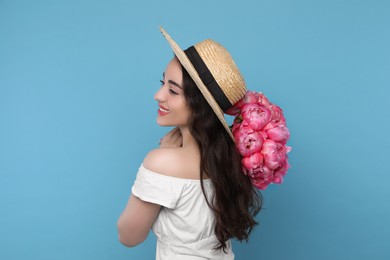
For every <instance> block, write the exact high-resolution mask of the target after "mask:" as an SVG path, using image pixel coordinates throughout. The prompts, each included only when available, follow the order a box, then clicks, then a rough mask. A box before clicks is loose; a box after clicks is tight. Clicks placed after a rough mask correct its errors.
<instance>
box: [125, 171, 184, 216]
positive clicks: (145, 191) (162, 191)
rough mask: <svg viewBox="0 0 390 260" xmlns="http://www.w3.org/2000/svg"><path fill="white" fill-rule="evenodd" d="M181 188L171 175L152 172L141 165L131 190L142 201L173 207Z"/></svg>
mask: <svg viewBox="0 0 390 260" xmlns="http://www.w3.org/2000/svg"><path fill="white" fill-rule="evenodd" d="M182 190H183V185H182V184H179V183H177V182H174V181H173V180H172V177H169V176H165V175H162V174H159V173H156V172H152V171H150V170H148V169H146V168H145V167H144V166H143V165H141V167H140V168H139V170H138V173H137V178H136V179H135V182H134V185H133V187H132V189H131V192H132V193H133V195H134V196H136V197H138V198H139V199H141V200H143V201H146V202H151V203H155V204H159V205H161V206H163V207H166V208H170V209H174V208H175V207H176V204H177V202H178V200H179V198H180V195H181V193H182Z"/></svg>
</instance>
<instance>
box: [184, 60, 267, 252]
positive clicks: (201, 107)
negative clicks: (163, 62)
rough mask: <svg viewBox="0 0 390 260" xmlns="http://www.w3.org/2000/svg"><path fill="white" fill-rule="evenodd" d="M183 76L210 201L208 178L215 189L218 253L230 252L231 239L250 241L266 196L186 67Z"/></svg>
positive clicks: (185, 94) (191, 128) (185, 93)
mask: <svg viewBox="0 0 390 260" xmlns="http://www.w3.org/2000/svg"><path fill="white" fill-rule="evenodd" d="M182 72H183V85H184V87H183V88H184V96H185V99H186V102H187V105H188V107H189V108H190V110H191V116H190V118H189V122H188V125H189V130H190V133H191V134H192V136H193V137H194V138H195V140H196V142H197V144H198V146H199V150H200V154H201V161H200V169H201V173H200V180H201V185H202V190H203V194H204V195H205V198H206V200H207V197H206V194H205V191H204V188H203V179H204V177H208V178H210V179H211V181H212V183H213V186H214V198H213V200H212V201H207V203H208V204H209V206H210V208H211V209H212V211H213V212H214V215H215V219H216V225H215V235H216V237H217V238H218V240H219V244H218V245H217V246H216V247H215V248H214V249H215V250H221V249H222V250H224V251H226V248H227V244H226V242H227V241H228V240H229V239H230V238H233V237H235V238H237V239H238V240H239V241H242V240H246V241H248V238H249V234H250V233H251V231H252V229H253V227H254V226H255V225H257V222H256V220H255V219H254V218H255V216H256V215H257V213H259V211H260V209H261V206H262V196H261V194H260V192H259V191H258V190H257V189H256V188H255V187H254V186H253V185H252V184H251V182H250V180H249V178H248V177H247V176H245V175H244V173H243V172H242V168H241V167H242V166H241V156H240V154H239V152H238V150H237V148H236V147H235V144H234V142H233V141H232V139H231V137H230V136H229V134H228V133H227V132H226V130H225V128H224V127H223V125H222V123H221V122H220V121H219V119H218V117H217V116H216V115H215V114H214V112H213V110H212V108H211V107H210V106H209V104H208V103H207V101H206V99H205V98H204V97H203V95H202V94H201V92H200V90H199V89H198V87H197V86H196V85H195V82H194V81H193V80H192V79H191V77H190V76H189V74H188V72H187V71H186V70H185V68H184V67H183V66H182Z"/></svg>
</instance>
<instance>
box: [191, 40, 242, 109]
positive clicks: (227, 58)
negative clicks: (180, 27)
mask: <svg viewBox="0 0 390 260" xmlns="http://www.w3.org/2000/svg"><path fill="white" fill-rule="evenodd" d="M194 47H195V49H196V51H197V52H198V54H199V56H200V57H201V58H202V60H203V62H204V63H205V64H206V66H207V68H208V69H209V71H210V72H211V74H212V75H213V77H214V79H215V81H216V82H217V83H218V85H219V87H220V88H221V90H222V91H223V92H224V94H225V95H226V97H227V98H228V99H229V101H230V103H231V104H232V105H234V104H235V103H237V102H238V101H239V100H240V99H241V98H242V97H243V96H244V95H245V93H246V84H245V81H244V78H243V77H242V75H241V73H240V71H239V70H238V67H237V65H236V63H235V62H234V60H233V58H232V57H231V55H230V53H229V52H228V51H227V50H226V49H225V47H223V46H222V45H221V44H219V43H218V42H216V41H214V40H211V39H207V40H204V41H202V42H200V43H197V44H195V45H194Z"/></svg>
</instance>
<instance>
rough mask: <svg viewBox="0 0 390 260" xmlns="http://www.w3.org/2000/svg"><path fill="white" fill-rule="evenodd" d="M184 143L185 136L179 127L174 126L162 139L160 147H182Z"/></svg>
mask: <svg viewBox="0 0 390 260" xmlns="http://www.w3.org/2000/svg"><path fill="white" fill-rule="evenodd" d="M182 145H183V136H182V135H181V132H180V129H179V128H178V127H175V128H173V129H172V130H171V131H169V132H168V133H167V134H166V135H165V136H164V137H163V138H161V140H160V147H161V148H166V147H172V148H175V147H181V146H182Z"/></svg>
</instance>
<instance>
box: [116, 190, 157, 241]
mask: <svg viewBox="0 0 390 260" xmlns="http://www.w3.org/2000/svg"><path fill="white" fill-rule="evenodd" d="M160 208H161V206H160V205H157V204H154V203H149V202H145V201H142V200H140V199H139V198H137V197H135V196H134V195H133V194H131V196H130V198H129V201H128V203H127V206H126V208H125V210H124V211H123V212H122V214H121V216H120V217H119V219H118V222H117V226H118V234H119V241H120V242H121V243H122V244H123V245H125V246H128V247H133V246H136V245H138V244H140V243H142V242H143V241H144V240H145V239H146V237H147V236H148V233H149V230H150V229H151V227H152V225H153V223H154V221H155V220H156V217H157V215H158V213H159V211H160Z"/></svg>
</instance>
